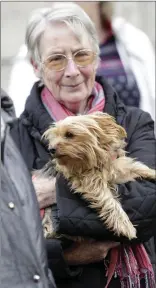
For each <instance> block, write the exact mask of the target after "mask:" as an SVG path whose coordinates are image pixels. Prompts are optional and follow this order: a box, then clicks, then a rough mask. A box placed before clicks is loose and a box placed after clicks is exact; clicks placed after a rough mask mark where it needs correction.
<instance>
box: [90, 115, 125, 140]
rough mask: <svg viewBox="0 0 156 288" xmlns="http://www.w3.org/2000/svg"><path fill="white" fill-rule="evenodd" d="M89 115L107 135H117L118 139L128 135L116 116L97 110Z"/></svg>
mask: <svg viewBox="0 0 156 288" xmlns="http://www.w3.org/2000/svg"><path fill="white" fill-rule="evenodd" d="M88 116H89V117H90V118H92V119H94V120H95V121H96V122H97V124H98V125H99V127H100V128H101V129H102V131H103V134H104V135H105V136H108V137H109V136H113V137H117V138H118V139H124V138H126V137H127V133H126V131H125V129H124V128H123V127H122V126H120V125H118V124H117V123H116V121H115V119H114V117H112V116H111V115H109V114H107V113H103V112H95V113H92V114H89V115H88Z"/></svg>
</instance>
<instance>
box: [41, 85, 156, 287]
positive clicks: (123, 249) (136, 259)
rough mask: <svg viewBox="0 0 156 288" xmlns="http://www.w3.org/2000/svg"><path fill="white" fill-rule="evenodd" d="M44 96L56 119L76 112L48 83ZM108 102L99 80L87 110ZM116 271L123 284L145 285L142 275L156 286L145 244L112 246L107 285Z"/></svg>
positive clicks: (100, 109) (128, 285)
mask: <svg viewBox="0 0 156 288" xmlns="http://www.w3.org/2000/svg"><path fill="white" fill-rule="evenodd" d="M41 99H42V102H43V104H44V106H45V108H46V110H47V111H48V113H49V114H50V116H51V117H52V119H53V120H54V121H59V120H62V119H65V118H66V117H68V116H72V115H74V114H73V113H72V112H71V111H69V110H68V109H67V108H66V107H65V106H64V105H62V104H60V103H59V102H58V101H57V100H56V99H55V98H54V96H53V95H52V94H51V93H50V91H49V90H48V89H47V88H46V87H44V88H43V90H42V92H41ZM104 105H105V97H104V92H103V88H102V86H101V85H100V84H99V83H97V82H95V85H94V88H93V91H92V95H91V96H90V98H89V101H88V105H87V109H86V111H85V113H84V114H91V113H92V112H95V111H103V109H104ZM42 212H43V211H42ZM114 274H115V275H118V277H119V278H120V281H121V287H122V288H133V287H134V288H141V286H140V280H141V279H144V281H145V284H144V286H143V287H144V288H155V287H156V283H155V280H154V272H153V268H152V265H151V263H150V259H149V257H148V255H147V252H146V250H145V248H144V246H143V245H142V244H132V245H126V244H121V245H120V247H117V248H113V249H111V259H110V265H109V267H108V270H107V277H108V279H107V285H106V287H105V288H107V287H109V283H110V281H111V279H112V277H113V275H114Z"/></svg>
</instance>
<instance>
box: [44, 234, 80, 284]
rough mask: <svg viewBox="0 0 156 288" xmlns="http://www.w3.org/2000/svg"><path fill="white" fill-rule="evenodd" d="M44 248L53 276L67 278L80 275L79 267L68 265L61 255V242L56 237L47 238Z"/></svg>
mask: <svg viewBox="0 0 156 288" xmlns="http://www.w3.org/2000/svg"><path fill="white" fill-rule="evenodd" d="M46 248H47V255H48V266H49V268H50V269H51V270H52V272H53V275H54V278H55V279H56V282H57V279H59V281H60V280H61V279H68V278H72V277H78V276H79V275H81V272H82V269H81V267H77V266H75V267H72V266H68V264H67V263H66V261H65V259H64V257H63V244H62V242H61V241H60V240H58V239H56V240H55V239H47V240H46Z"/></svg>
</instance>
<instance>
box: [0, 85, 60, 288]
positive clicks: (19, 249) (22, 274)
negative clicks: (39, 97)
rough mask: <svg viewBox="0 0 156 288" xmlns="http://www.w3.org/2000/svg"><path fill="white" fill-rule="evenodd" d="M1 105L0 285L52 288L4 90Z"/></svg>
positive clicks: (34, 202) (37, 216)
mask: <svg viewBox="0 0 156 288" xmlns="http://www.w3.org/2000/svg"><path fill="white" fill-rule="evenodd" d="M1 108H2V109H1V113H2V118H1V194H0V207H1V213H0V214H1V225H0V228H1V229H0V230H1V231H0V235H1V236H0V237H1V257H0V258H1V260H0V262H1V269H0V270H1V272H0V287H2V288H9V287H12V288H22V287H23V288H24V287H25V288H35V287H36V288H37V287H38V288H48V287H49V288H55V287H56V285H55V283H54V279H53V276H52V273H51V271H50V270H48V265H47V264H48V263H47V255H46V250H45V245H44V239H43V232H42V227H41V219H40V214H39V209H38V203H37V199H36V194H35V191H34V188H33V185H32V182H31V177H30V173H29V171H28V169H27V167H26V166H25V164H24V161H23V159H22V157H21V155H20V153H19V151H18V149H17V147H16V145H15V143H14V142H13V140H12V138H11V137H10V131H9V130H10V128H9V125H10V123H11V121H12V120H13V118H14V117H15V113H14V108H13V105H12V101H11V99H9V98H8V97H7V95H6V94H5V93H4V91H1Z"/></svg>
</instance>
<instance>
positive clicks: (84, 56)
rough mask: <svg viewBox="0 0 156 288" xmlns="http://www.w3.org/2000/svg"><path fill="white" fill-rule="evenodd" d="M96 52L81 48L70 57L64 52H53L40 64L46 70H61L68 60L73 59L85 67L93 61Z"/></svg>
mask: <svg viewBox="0 0 156 288" xmlns="http://www.w3.org/2000/svg"><path fill="white" fill-rule="evenodd" d="M96 55H97V54H96V53H94V52H93V51H91V50H88V49H83V50H79V51H77V52H75V53H74V54H73V55H72V57H67V56H66V55H64V54H53V55H51V56H49V57H48V58H47V59H46V60H45V61H44V62H43V63H42V64H43V65H44V67H45V68H46V69H48V70H53V71H62V70H64V69H65V68H66V66H67V64H68V60H73V61H74V63H75V64H76V65H77V66H78V67H86V66H88V65H90V64H92V63H93V61H94V60H95V57H96Z"/></svg>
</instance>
